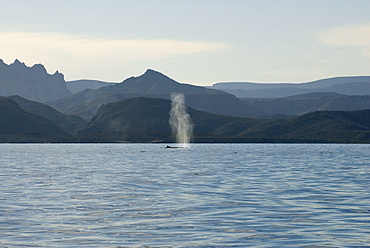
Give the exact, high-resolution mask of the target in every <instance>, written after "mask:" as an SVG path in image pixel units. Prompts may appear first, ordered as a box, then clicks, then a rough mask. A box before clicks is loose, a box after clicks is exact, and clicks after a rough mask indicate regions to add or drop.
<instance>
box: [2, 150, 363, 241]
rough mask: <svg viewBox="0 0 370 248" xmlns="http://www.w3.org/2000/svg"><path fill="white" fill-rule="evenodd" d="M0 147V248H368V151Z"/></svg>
mask: <svg viewBox="0 0 370 248" xmlns="http://www.w3.org/2000/svg"><path fill="white" fill-rule="evenodd" d="M165 146H166V145H165V144H1V145H0V247H370V158H369V154H370V153H369V151H370V145H366V144H365V145H364V144H349V145H347V144H192V145H191V146H190V147H189V148H181V149H166V148H165Z"/></svg>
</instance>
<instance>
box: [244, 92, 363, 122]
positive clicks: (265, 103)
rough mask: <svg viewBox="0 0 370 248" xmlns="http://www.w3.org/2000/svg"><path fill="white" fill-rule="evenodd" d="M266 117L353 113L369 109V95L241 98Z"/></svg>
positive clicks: (317, 94) (318, 94)
mask: <svg viewBox="0 0 370 248" xmlns="http://www.w3.org/2000/svg"><path fill="white" fill-rule="evenodd" d="M241 100H242V101H243V102H244V103H245V104H246V105H249V106H251V107H253V108H255V109H257V110H259V111H262V112H265V113H267V114H268V115H288V116H291V115H303V114H307V113H310V112H314V111H325V110H328V111H330V110H337V111H355V110H365V109H370V95H367V96H347V95H340V94H337V93H335V92H327V93H326V92H317V93H307V94H302V95H295V96H290V97H284V98H241Z"/></svg>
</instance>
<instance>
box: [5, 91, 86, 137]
mask: <svg viewBox="0 0 370 248" xmlns="http://www.w3.org/2000/svg"><path fill="white" fill-rule="evenodd" d="M7 99H12V100H14V101H15V102H17V103H18V105H19V107H20V108H21V109H23V110H25V111H27V112H28V113H31V114H35V115H38V116H41V117H44V118H45V119H48V120H50V121H51V122H53V123H54V124H56V125H58V126H59V127H60V128H61V129H63V130H64V131H65V132H67V133H69V134H76V133H77V132H78V131H80V130H81V129H83V128H85V127H86V125H87V121H85V120H84V119H82V118H81V117H79V116H76V115H65V114H63V113H61V112H59V111H57V110H55V109H53V108H52V107H50V106H48V105H46V104H43V103H39V102H35V101H31V100H27V99H24V98H22V97H20V96H10V97H7Z"/></svg>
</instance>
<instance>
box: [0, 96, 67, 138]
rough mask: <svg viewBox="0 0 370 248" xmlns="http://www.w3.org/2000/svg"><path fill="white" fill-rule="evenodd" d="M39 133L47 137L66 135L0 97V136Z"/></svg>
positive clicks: (43, 119) (12, 102)
mask: <svg viewBox="0 0 370 248" xmlns="http://www.w3.org/2000/svg"><path fill="white" fill-rule="evenodd" d="M27 132H39V133H43V134H47V135H67V133H66V132H65V131H64V130H62V129H61V128H60V127H58V126H57V125H56V124H54V123H52V122H51V121H50V120H47V119H45V118H43V117H41V116H38V115H35V114H31V113H28V112H26V111H25V110H23V109H21V108H20V107H19V105H18V104H17V103H16V101H14V100H12V99H7V98H4V97H0V135H13V134H20V133H27Z"/></svg>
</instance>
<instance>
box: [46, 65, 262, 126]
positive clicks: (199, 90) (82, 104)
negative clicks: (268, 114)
mask: <svg viewBox="0 0 370 248" xmlns="http://www.w3.org/2000/svg"><path fill="white" fill-rule="evenodd" d="M173 92H182V93H184V94H185V99H186V104H187V105H188V106H190V107H192V108H195V109H198V110H202V111H206V112H211V113H216V114H223V115H231V116H258V115H263V113H260V112H259V111H257V110H255V109H253V108H251V107H248V106H246V105H245V104H244V103H243V102H242V101H241V100H240V99H238V98H236V97H235V96H234V95H232V94H229V93H226V92H224V91H221V90H214V89H208V88H205V87H200V86H194V85H189V84H181V83H178V82H176V81H175V80H173V79H171V78H169V77H167V76H165V75H163V74H162V73H160V72H157V71H154V70H147V71H146V72H145V73H144V74H143V75H141V76H138V77H131V78H128V79H126V80H124V81H123V82H122V83H118V84H114V85H110V86H106V87H102V88H99V89H95V90H91V89H87V90H84V91H81V92H78V93H76V94H74V95H72V96H70V97H67V98H64V99H61V100H58V101H54V102H52V103H51V106H52V107H54V108H55V109H57V110H59V111H61V112H63V113H67V114H76V115H79V116H81V117H83V118H85V119H86V120H90V119H91V118H92V117H93V116H94V114H95V113H96V111H97V109H98V108H99V106H100V105H102V104H105V103H109V102H115V101H122V100H125V99H128V98H133V97H151V98H162V99H170V94H171V93H173Z"/></svg>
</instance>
